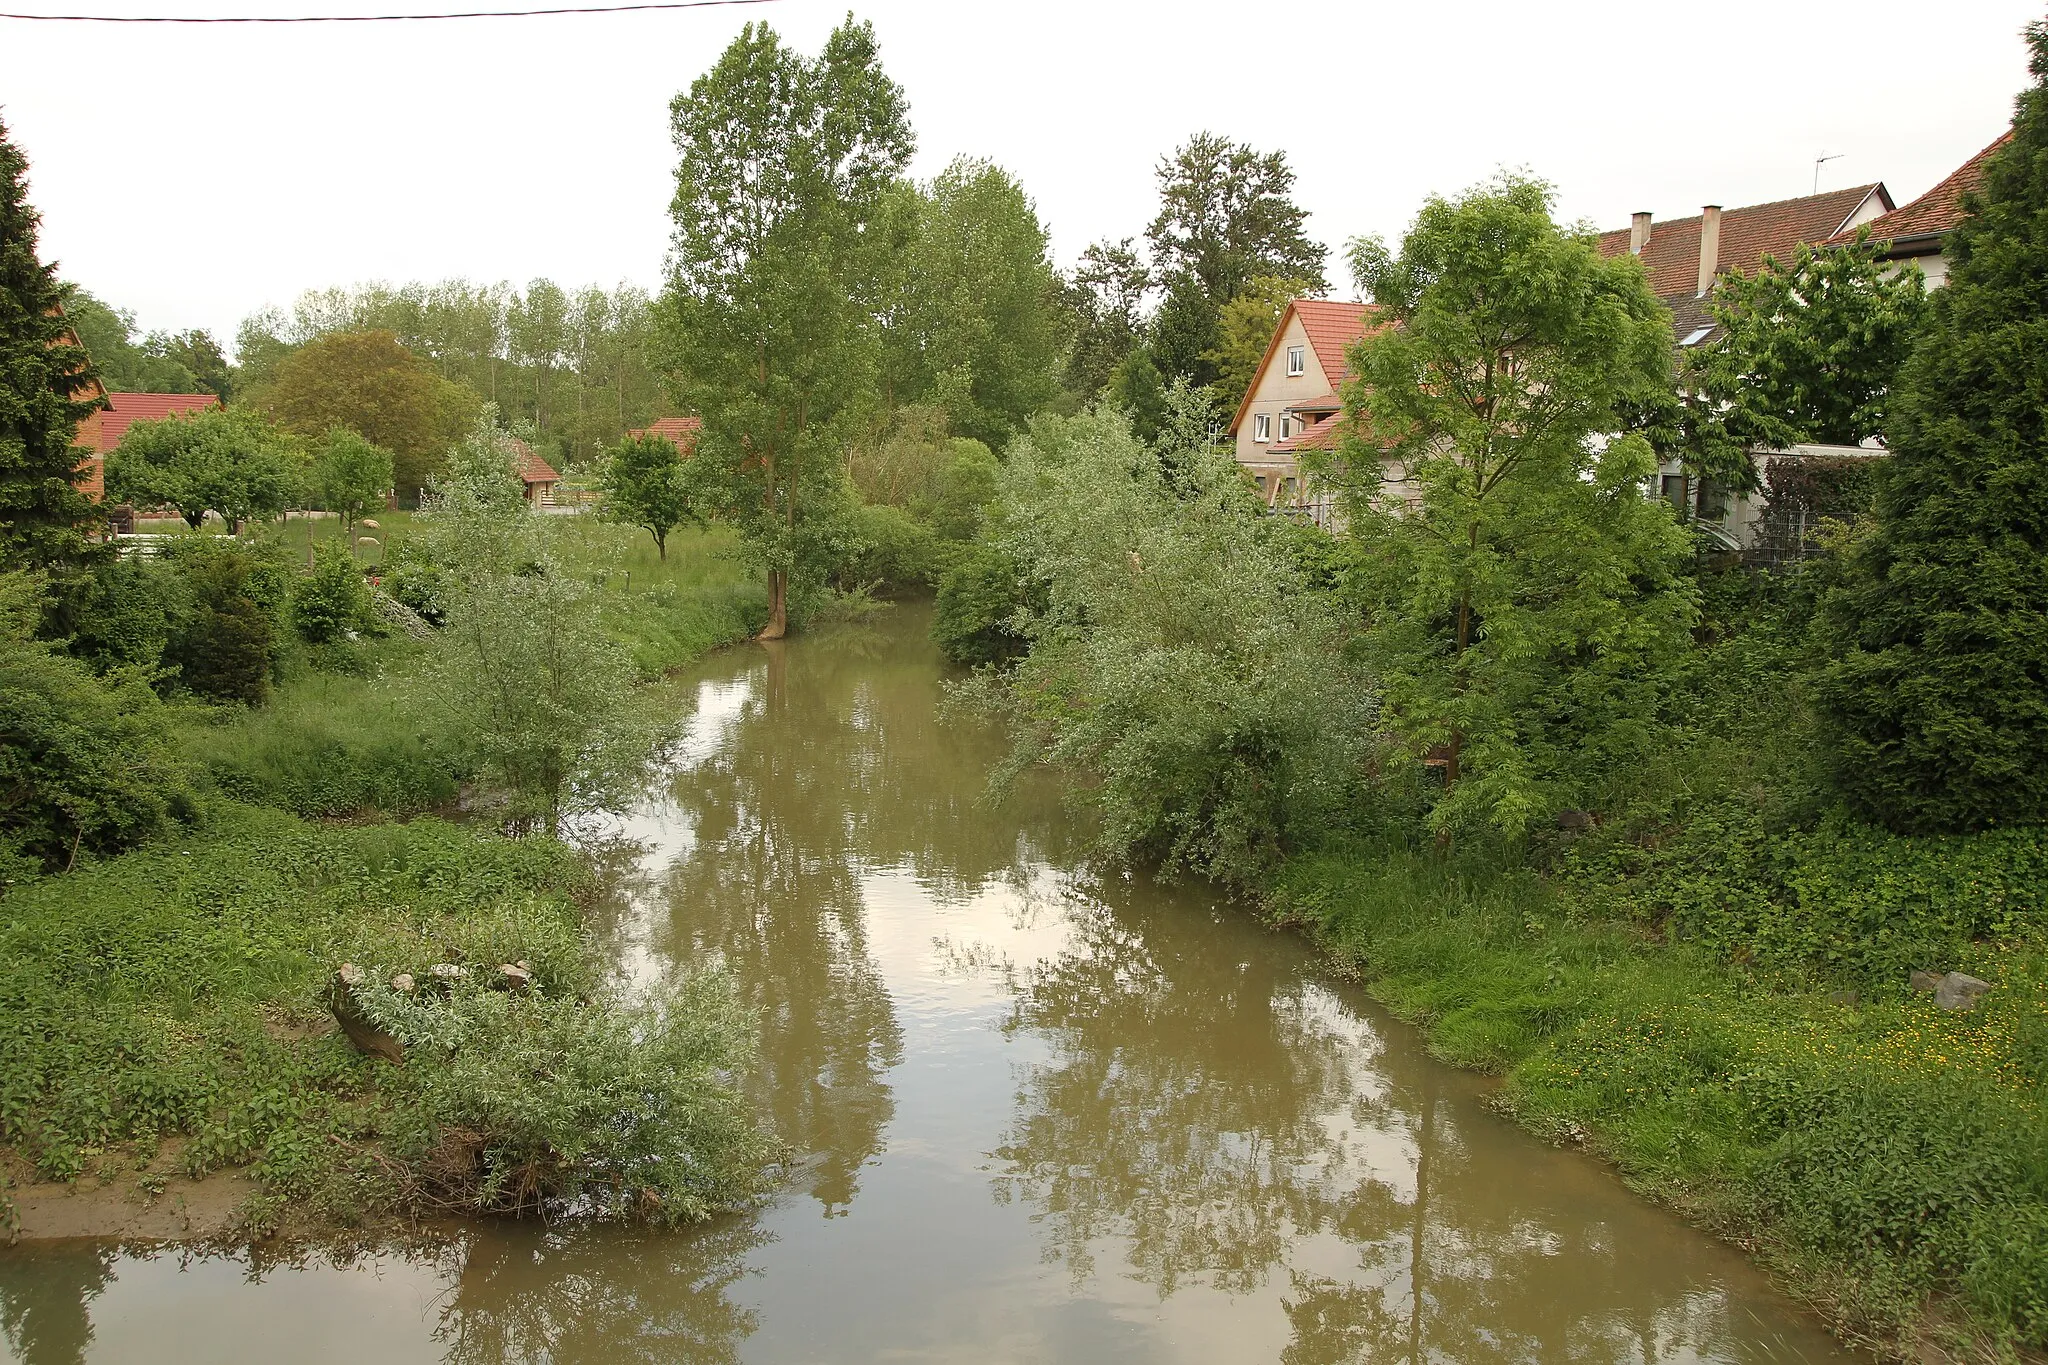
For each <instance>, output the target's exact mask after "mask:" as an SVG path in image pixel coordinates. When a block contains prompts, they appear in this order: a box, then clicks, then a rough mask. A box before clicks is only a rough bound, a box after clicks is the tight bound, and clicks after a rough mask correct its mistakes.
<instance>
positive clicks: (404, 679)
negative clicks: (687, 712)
mask: <svg viewBox="0 0 2048 1365" xmlns="http://www.w3.org/2000/svg"><path fill="white" fill-rule="evenodd" d="M562 531H563V539H564V550H565V557H566V558H567V559H568V560H569V562H570V563H571V564H572V565H573V566H574V567H575V568H576V569H577V571H578V572H580V573H582V574H584V575H586V576H587V577H588V579H589V581H590V582H592V583H593V584H595V585H597V587H598V589H599V599H598V600H599V602H600V611H601V612H602V616H603V623H604V627H605V630H606V633H608V634H609V635H611V636H612V637H613V638H615V639H618V640H620V641H623V642H624V643H625V644H626V645H627V646H628V647H629V648H630V649H631V650H632V653H633V658H634V662H635V664H636V665H637V667H638V668H639V670H640V673H641V675H642V676H643V677H644V678H646V679H649V680H652V679H654V678H657V677H660V676H661V675H663V674H664V673H667V672H669V671H671V670H673V669H676V668H680V667H684V666H686V665H687V664H689V663H691V662H692V661H694V660H696V659H698V658H701V657H702V656H703V655H704V654H705V653H707V652H708V651H710V650H712V649H715V648H717V647H718V646H720V645H724V644H729V643H732V642H734V641H738V640H743V639H745V638H747V637H748V636H749V635H751V634H752V633H753V632H754V631H755V630H757V629H759V627H760V624H761V622H762V621H763V620H765V619H766V615H767V594H766V592H765V590H764V589H763V588H762V586H761V584H760V583H759V581H758V575H755V574H752V573H748V572H746V571H745V569H744V568H743V566H741V565H740V564H738V563H737V562H736V561H735V559H734V558H733V557H732V555H731V546H730V544H729V543H728V540H727V537H726V535H725V533H721V532H714V531H685V532H679V533H678V534H677V535H675V536H674V537H672V538H671V540H670V544H669V552H668V557H667V559H666V561H663V560H660V559H657V557H656V555H655V551H654V545H653V543H652V541H651V540H650V539H649V537H648V536H647V534H646V533H645V532H643V531H637V530H634V529H633V528H630V527H621V526H610V525H606V524H605V523H602V522H600V521H598V520H597V519H596V518H595V517H591V516H577V517H572V518H564V519H563V521H562ZM400 543H402V542H401V541H399V540H397V539H396V538H394V541H393V544H392V548H393V549H394V550H395V549H396V548H397V547H398V545H399V544H400ZM424 652H425V651H424V649H423V647H422V646H420V645H419V644H417V643H415V642H413V641H411V640H409V639H407V638H406V637H404V636H402V635H392V636H388V637H385V638H382V639H374V640H361V641H356V642H352V643H346V644H336V645H332V646H323V647H320V648H317V649H302V650H301V651H299V652H298V653H297V654H295V655H294V656H292V657H291V658H290V659H289V660H288V661H287V664H286V673H285V677H284V680H283V681H282V682H281V683H280V684H279V685H278V687H277V688H276V690H275V692H274V693H273V695H272V698H271V700H270V702H269V703H268V704H267V705H265V706H263V707H260V708H256V709H247V708H241V707H232V708H221V709H217V710H214V711H211V712H207V713H194V714H193V716H192V718H191V720H190V721H189V722H188V723H187V725H186V727H185V744H186V747H187V749H188V751H189V752H190V753H191V755H192V756H193V758H194V759H195V760H196V762H197V763H198V764H199V765H200V767H201V768H202V769H203V771H204V772H205V774H206V775H207V777H208V778H209V780H210V781H211V782H212V784H213V785H214V786H215V787H216V788H217V789H218V790H220V791H221V792H223V793H224V794H226V795H228V796H231V797H233V798H235V799H237V800H242V801H249V802H254V803H257V804H262V805H272V806H278V807H281V808H283V809H286V810H290V811H294V812H296V813H298V814H300V815H307V816H343V815H361V814H366V813H371V812H375V813H380V814H384V815H396V816H405V815H412V814H417V813H419V812H422V811H429V810H440V809H445V808H447V807H448V806H449V805H450V804H451V803H452V802H454V800H455V799H456V797H457V795H458V793H459V791H460V788H461V785H462V782H463V780H464V779H465V778H466V777H467V776H468V775H469V771H470V764H469V762H468V761H467V759H466V758H465V756H464V755H463V753H462V752H461V751H460V748H459V746H458V745H456V744H455V743H454V741H453V740H452V739H451V738H450V737H448V736H447V735H445V734H443V733H440V732H438V731H437V730H436V729H435V728H434V726H433V724H432V723H431V721H430V720H428V719H427V718H426V716H425V714H424V711H423V708H421V707H419V706H418V705H416V704H415V696H416V692H417V689H418V687H419V686H420V685H421V684H420V681H419V669H420V665H421V664H422V662H423V658H422V656H423V654H424Z"/></svg>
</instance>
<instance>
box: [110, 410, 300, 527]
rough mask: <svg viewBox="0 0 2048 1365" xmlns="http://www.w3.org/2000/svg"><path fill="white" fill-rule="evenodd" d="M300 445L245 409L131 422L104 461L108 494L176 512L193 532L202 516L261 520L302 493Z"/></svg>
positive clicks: (234, 520) (236, 522)
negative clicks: (116, 445) (212, 514)
mask: <svg viewBox="0 0 2048 1365" xmlns="http://www.w3.org/2000/svg"><path fill="white" fill-rule="evenodd" d="M305 466H306V459H305V454H304V450H303V448H302V447H301V446H300V445H299V444H298V442H296V441H294V440H293V439H291V437H290V436H288V435H287V434H286V433H284V432H282V431H279V430H278V429H277V428H276V427H274V426H272V425H271V424H270V423H269V422H266V421H265V420H264V419H263V418H262V417H261V416H260V415H258V414H257V413H254V412H252V411H250V410H249V409H247V408H240V407H237V408H218V407H215V408H207V409H206V410H204V411H202V412H196V413H189V414H180V415H175V416H171V417H165V418H163V419H161V420H159V421H154V422H137V423H135V424H134V425H133V426H131V427H129V428H128V430H127V432H126V434H124V435H123V436H122V438H121V444H120V445H119V446H118V447H116V448H115V450H114V452H113V453H112V454H111V455H109V456H108V457H107V493H108V495H109V496H110V497H113V498H116V499H119V500H121V501H124V502H134V503H138V504H140V505H142V506H145V507H150V506H169V507H175V508H177V509H178V515H180V516H182V517H183V518H185V521H186V524H187V525H189V526H191V527H192V528H193V529H194V530H197V529H198V528H199V526H200V524H201V523H203V522H204V521H205V520H206V514H207V513H208V512H214V513H217V514H219V516H220V518H221V520H223V521H225V522H226V523H227V524H228V526H229V527H230V528H231V529H232V528H234V527H237V526H239V525H240V524H241V523H242V522H244V521H248V520H251V519H258V520H267V519H269V518H271V517H274V516H276V515H277V514H278V513H279V512H282V511H284V510H285V509H286V508H288V507H291V506H294V505H295V504H296V503H297V502H298V499H299V498H300V497H301V496H302V495H303V493H304V492H305V472H306V469H305Z"/></svg>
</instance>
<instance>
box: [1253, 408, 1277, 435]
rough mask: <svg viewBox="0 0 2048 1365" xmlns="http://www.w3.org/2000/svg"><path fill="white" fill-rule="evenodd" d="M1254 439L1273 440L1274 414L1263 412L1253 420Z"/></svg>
mask: <svg viewBox="0 0 2048 1365" xmlns="http://www.w3.org/2000/svg"><path fill="white" fill-rule="evenodd" d="M1252 439H1253V440H1254V441H1270V440H1272V439H1273V414H1272V413H1270V412H1262V413H1260V414H1258V415H1257V416H1256V417H1254V418H1252Z"/></svg>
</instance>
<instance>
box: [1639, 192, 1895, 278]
mask: <svg viewBox="0 0 2048 1365" xmlns="http://www.w3.org/2000/svg"><path fill="white" fill-rule="evenodd" d="M1872 195H1876V196H1877V201H1878V202H1879V203H1880V204H1882V205H1883V206H1884V207H1885V208H1886V209H1887V210H1889V209H1890V208H1891V207H1892V198H1891V195H1890V194H1889V193H1888V192H1887V191H1886V190H1885V187H1884V186H1883V185H1882V184H1870V185H1856V186H1853V187H1851V188H1849V189H1846V190H1829V191H1828V192H1827V193H1825V194H1809V195H1804V196H1802V197H1800V198H1798V199H1780V200H1778V201H1777V202H1775V203H1771V204H1751V205H1749V206H1748V207H1746V208H1739V209H1723V210H1722V211H1721V251H1720V271H1719V272H1717V273H1725V272H1727V271H1730V270H1739V271H1741V272H1742V273H1743V274H1745V275H1746V274H1749V273H1750V272H1752V271H1754V270H1755V269H1756V268H1757V267H1758V266H1759V265H1761V264H1762V263H1763V258H1764V257H1765V256H1767V255H1768V256H1776V257H1777V258H1778V259H1779V260H1781V261H1782V260H1788V259H1790V258H1791V256H1792V252H1793V250H1794V248H1796V247H1797V246H1798V245H1799V244H1800V243H1801V242H1825V241H1826V240H1827V239H1828V238H1830V237H1833V236H1834V235H1835V234H1836V233H1838V232H1840V231H1842V229H1843V228H1844V227H1845V226H1846V225H1847V224H1848V222H1849V219H1850V218H1851V217H1852V216H1853V215H1854V214H1855V212H1856V210H1857V209H1859V208H1861V207H1862V206H1863V204H1864V201H1865V200H1867V199H1869V198H1870V197H1871V196H1872ZM1628 240H1629V229H1628V228H1617V229H1616V230H1615V231H1613V232H1603V233H1601V234H1600V237H1599V247H1600V254H1601V255H1602V256H1623V255H1626V254H1628ZM1643 268H1644V269H1645V270H1646V271H1648V272H1649V275H1650V288H1651V289H1652V290H1653V291H1654V292H1655V293H1656V295H1657V297H1658V298H1660V299H1672V298H1677V297H1681V296H1690V295H1695V294H1697V293H1698V292H1699V279H1700V216H1699V215H1698V214H1694V215H1693V216H1692V217H1690V218H1677V219H1673V220H1671V221H1669V222H1663V223H1658V222H1652V223H1651V225H1650V240H1649V241H1648V242H1646V243H1644V245H1643Z"/></svg>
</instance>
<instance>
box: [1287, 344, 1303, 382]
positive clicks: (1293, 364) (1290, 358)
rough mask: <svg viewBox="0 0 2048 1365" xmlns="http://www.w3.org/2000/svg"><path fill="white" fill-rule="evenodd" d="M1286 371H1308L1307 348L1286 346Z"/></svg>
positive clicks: (1292, 372)
mask: <svg viewBox="0 0 2048 1365" xmlns="http://www.w3.org/2000/svg"><path fill="white" fill-rule="evenodd" d="M1287 373H1288V374H1290V375H1297V374H1307V373H1308V348H1307V347H1305V346H1289V347H1288V348H1287Z"/></svg>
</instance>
